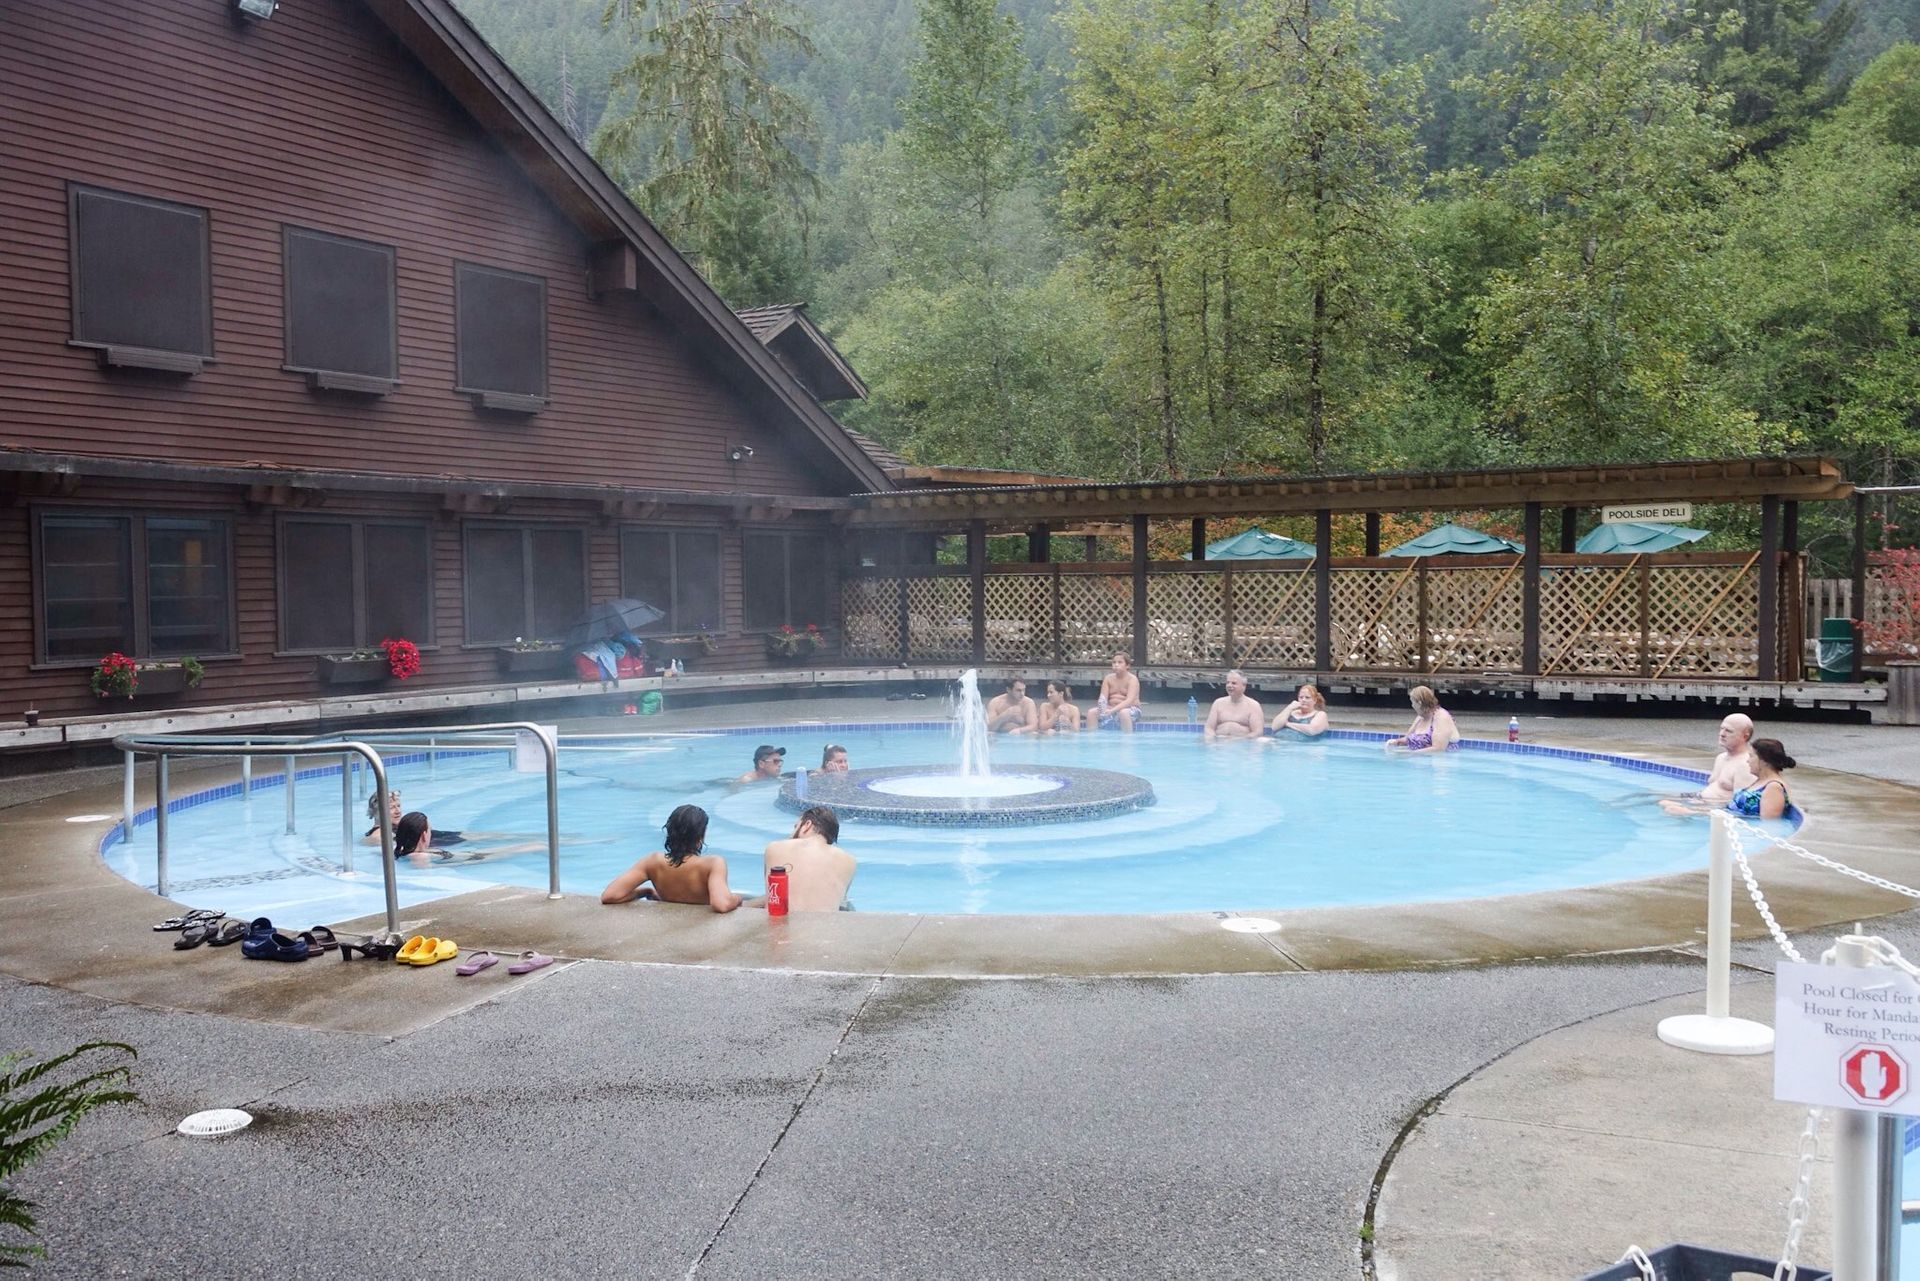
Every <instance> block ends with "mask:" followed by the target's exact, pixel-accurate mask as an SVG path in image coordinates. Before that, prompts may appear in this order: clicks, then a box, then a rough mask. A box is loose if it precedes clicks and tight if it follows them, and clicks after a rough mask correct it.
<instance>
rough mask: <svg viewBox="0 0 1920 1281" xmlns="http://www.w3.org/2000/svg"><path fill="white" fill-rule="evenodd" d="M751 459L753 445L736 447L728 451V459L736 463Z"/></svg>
mask: <svg viewBox="0 0 1920 1281" xmlns="http://www.w3.org/2000/svg"><path fill="white" fill-rule="evenodd" d="M751 457H753V446H752V445H735V446H734V447H733V448H732V449H729V450H728V451H727V458H728V459H729V460H731V461H733V462H736V463H737V462H740V461H741V460H742V459H746V458H751Z"/></svg>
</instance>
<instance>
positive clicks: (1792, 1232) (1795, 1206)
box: [1773, 1108, 1822, 1281]
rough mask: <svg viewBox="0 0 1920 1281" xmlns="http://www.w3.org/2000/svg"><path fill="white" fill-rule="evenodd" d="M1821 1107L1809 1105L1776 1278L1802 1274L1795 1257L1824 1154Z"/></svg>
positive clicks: (1788, 1279)
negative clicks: (1818, 1162)
mask: <svg viewBox="0 0 1920 1281" xmlns="http://www.w3.org/2000/svg"><path fill="white" fill-rule="evenodd" d="M1821 1116H1822V1113H1821V1111H1820V1109H1819V1108H1808V1109H1807V1124H1806V1125H1805V1127H1803V1128H1802V1129H1801V1131H1800V1174H1799V1177H1798V1178H1797V1179H1796V1180H1795V1181H1794V1187H1793V1197H1792V1199H1790V1200H1789V1201H1788V1202H1787V1242H1786V1244H1785V1245H1784V1246H1782V1247H1781V1248H1780V1262H1779V1263H1777V1264H1775V1265H1774V1269H1773V1281H1794V1278H1795V1277H1797V1276H1799V1274H1800V1265H1799V1264H1798V1263H1797V1262H1796V1261H1795V1260H1796V1259H1798V1257H1799V1255H1800V1234H1801V1233H1802V1232H1804V1231H1806V1227H1807V1211H1808V1209H1809V1207H1810V1206H1811V1196H1812V1187H1813V1163H1814V1160H1815V1159H1816V1158H1817V1157H1818V1156H1819V1155H1820V1120H1821Z"/></svg>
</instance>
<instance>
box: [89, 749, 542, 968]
mask: <svg viewBox="0 0 1920 1281" xmlns="http://www.w3.org/2000/svg"><path fill="white" fill-rule="evenodd" d="M503 731H513V732H514V733H515V736H514V737H513V738H510V739H504V740H493V741H475V740H478V739H480V738H481V737H482V736H484V735H498V734H500V733H502V732H503ZM522 731H524V732H527V733H531V734H532V735H533V737H534V739H535V740H536V741H538V742H539V743H540V745H541V749H542V751H543V753H544V755H545V757H546V783H547V897H548V898H559V897H560V780H559V775H560V769H559V764H560V762H559V749H558V745H557V743H556V742H555V740H554V738H552V737H549V735H548V734H547V732H546V730H545V728H544V727H542V726H540V725H537V724H534V723H533V722H531V721H506V722H497V723H492V724H486V725H424V726H422V725H416V726H409V727H407V728H404V729H391V730H365V731H359V732H355V733H354V734H352V735H351V736H347V735H342V734H306V735H294V734H247V735H195V734H122V735H120V736H119V737H118V738H115V739H114V740H113V745H114V746H115V747H116V748H118V749H119V750H120V752H121V754H122V756H123V757H124V759H125V762H126V775H125V781H124V784H123V786H122V788H121V809H122V821H123V823H124V827H123V828H122V830H123V831H124V833H125V836H126V839H127V840H128V841H129V842H131V841H132V839H133V820H134V768H135V761H136V759H137V758H138V757H139V756H142V755H148V756H152V757H154V781H155V798H154V840H155V845H156V859H155V869H156V888H157V889H158V891H159V893H160V894H161V895H162V896H163V897H164V896H166V895H167V893H168V888H169V884H168V882H169V877H168V869H167V855H168V843H167V808H168V802H169V801H170V799H171V797H170V795H169V791H170V780H169V778H168V773H169V771H168V763H169V761H170V760H171V759H172V758H173V757H176V756H187V757H195V756H200V757H239V758H240V778H241V790H242V793H243V794H247V795H250V794H251V791H252V785H253V758H254V757H255V756H279V757H282V758H283V759H284V762H285V764H284V769H285V772H286V796H287V829H286V830H287V832H288V833H289V834H292V833H293V832H294V830H295V827H294V823H295V811H294V782H295V778H296V775H297V773H298V761H299V760H300V758H302V757H314V756H322V757H326V756H332V757H338V758H339V759H340V806H341V832H342V835H341V843H340V864H341V868H342V870H344V871H348V872H351V871H352V870H353V845H354V842H353V831H354V828H355V826H356V820H355V818H354V816H353V800H354V797H353V775H354V770H353V765H354V763H355V762H356V761H358V760H364V761H365V762H366V763H367V769H368V771H369V772H370V773H371V774H372V776H373V795H374V806H375V810H376V811H377V820H376V821H377V823H378V826H379V829H380V862H381V870H382V872H383V874H384V877H385V882H386V886H385V888H386V909H387V929H388V930H390V931H397V930H398V929H399V928H400V900H399V890H398V886H397V883H396V877H397V869H396V866H395V863H394V854H393V818H392V815H391V814H390V813H389V812H388V805H387V791H388V789H387V771H386V763H385V761H384V760H383V759H382V758H381V756H380V752H379V750H378V748H377V747H376V746H375V743H380V744H382V745H384V746H386V747H387V748H388V750H392V748H393V747H394V746H399V745H407V746H411V744H410V743H408V742H407V740H410V739H414V738H419V737H422V736H425V737H426V738H427V739H428V742H429V743H430V744H431V745H433V746H432V747H431V749H430V750H431V751H433V752H437V751H438V744H439V741H440V739H442V738H449V739H452V740H454V742H455V743H461V744H464V745H465V746H464V747H463V748H461V749H459V750H482V751H484V750H509V751H510V750H514V749H515V748H516V747H517V746H518V744H519V742H520V741H521V740H520V739H519V736H518V735H519V732H522ZM394 739H399V740H401V742H400V743H398V744H396V743H394V742H391V741H389V740H394Z"/></svg>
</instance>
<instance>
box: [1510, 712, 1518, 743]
mask: <svg viewBox="0 0 1920 1281" xmlns="http://www.w3.org/2000/svg"><path fill="white" fill-rule="evenodd" d="M1507 741H1508V742H1509V743H1517V742H1519V741H1520V718H1519V717H1518V716H1509V717H1507Z"/></svg>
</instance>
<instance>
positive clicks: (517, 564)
mask: <svg viewBox="0 0 1920 1281" xmlns="http://www.w3.org/2000/svg"><path fill="white" fill-rule="evenodd" d="M466 575H467V640H468V641H469V642H471V643H473V644H476V645H491V644H505V643H506V642H508V641H510V640H512V639H513V638H514V637H516V636H525V635H526V631H527V622H526V613H527V576H526V565H525V561H524V560H523V558H522V552H521V540H520V530H518V529H506V528H499V527H491V526H486V525H475V526H471V527H469V528H468V530H467V565H466Z"/></svg>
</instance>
